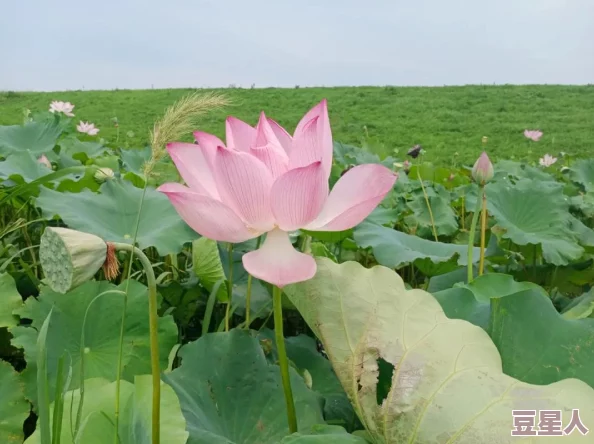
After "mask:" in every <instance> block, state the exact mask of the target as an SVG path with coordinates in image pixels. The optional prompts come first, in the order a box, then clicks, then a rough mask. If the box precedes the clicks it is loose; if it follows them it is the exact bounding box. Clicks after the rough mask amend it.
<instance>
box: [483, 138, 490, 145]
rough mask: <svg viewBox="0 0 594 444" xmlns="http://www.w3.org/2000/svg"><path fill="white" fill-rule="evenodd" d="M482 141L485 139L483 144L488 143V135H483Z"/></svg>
mask: <svg viewBox="0 0 594 444" xmlns="http://www.w3.org/2000/svg"><path fill="white" fill-rule="evenodd" d="M482 141H483V145H486V144H487V142H488V141H489V138H488V137H487V136H483V139H482Z"/></svg>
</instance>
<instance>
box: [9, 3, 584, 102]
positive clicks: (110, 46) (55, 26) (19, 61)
mask: <svg viewBox="0 0 594 444" xmlns="http://www.w3.org/2000/svg"><path fill="white" fill-rule="evenodd" d="M3 3H5V4H3V5H2V8H1V10H2V14H1V15H0V56H1V57H0V60H1V65H0V90H38V91H56V90H67V89H83V88H84V89H87V90H88V89H113V88H133V89H140V88H151V87H154V88H167V87H173V88H174V87H217V86H223V87H226V86H228V85H229V84H236V85H239V86H243V87H249V86H250V85H251V84H252V83H254V84H255V85H256V86H257V87H264V86H281V87H292V86H295V85H301V86H314V85H319V86H337V85H463V84H479V83H482V84H492V83H496V84H501V83H515V84H526V83H549V84H551V83H556V84H585V83H594V26H593V25H594V1H592V0H489V1H487V0H447V1H446V0H406V1H404V0H383V1H380V0H365V1H353V0H317V1H316V0H300V1H287V0H276V1H274V0H251V1H241V0H218V1H215V0H167V1H163V0H158V1H157V0H143V1H141V0H100V1H96V2H83V1H80V0H79V1H74V0H59V1H56V2H51V1H46V0H28V1H22V0H6V1H5V2H3Z"/></svg>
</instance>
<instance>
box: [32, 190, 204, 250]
mask: <svg viewBox="0 0 594 444" xmlns="http://www.w3.org/2000/svg"><path fill="white" fill-rule="evenodd" d="M142 195H143V191H142V190H141V189H139V188H136V187H135V186H133V185H132V184H131V183H130V182H127V181H125V180H121V179H120V180H107V181H106V182H105V183H103V185H101V187H100V188H99V194H97V193H93V192H91V191H87V190H85V191H82V192H80V193H74V194H67V193H66V194H65V193H61V192H58V191H54V190H50V189H43V190H42V191H41V193H40V195H39V198H38V199H37V205H38V206H39V207H41V209H42V210H43V214H44V216H45V217H46V218H48V219H51V218H53V217H54V215H60V217H61V218H62V220H63V221H64V222H65V223H66V224H67V225H68V227H69V228H72V229H75V230H79V231H84V232H87V233H91V234H95V235H97V236H99V237H101V238H102V239H104V240H106V241H111V242H122V243H130V242H131V241H132V237H133V235H134V232H135V227H136V220H137V218H138V211H139V208H140V206H139V205H140V201H141V197H142ZM114 215H118V217H114ZM197 237H198V235H197V234H196V233H195V232H194V231H193V230H192V229H191V228H190V227H188V226H187V225H186V223H185V222H184V221H183V220H182V219H181V218H180V217H179V216H178V214H177V212H176V211H175V209H174V208H173V206H172V205H171V204H170V203H169V200H168V199H167V197H166V196H165V195H163V194H162V193H159V192H157V191H156V190H155V189H153V188H148V189H147V190H146V195H145V196H144V203H143V206H142V212H141V217H140V222H139V225H138V236H137V237H136V240H137V242H138V245H139V246H140V248H142V249H144V248H148V247H155V248H156V249H157V251H158V252H159V254H160V255H163V256H164V255H167V254H169V253H178V252H180V251H181V249H182V246H183V245H184V244H185V243H186V242H190V241H192V240H194V239H196V238H197Z"/></svg>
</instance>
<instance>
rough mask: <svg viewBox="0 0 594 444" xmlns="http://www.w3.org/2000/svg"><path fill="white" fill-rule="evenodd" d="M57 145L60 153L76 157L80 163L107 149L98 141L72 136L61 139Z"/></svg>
mask: <svg viewBox="0 0 594 444" xmlns="http://www.w3.org/2000/svg"><path fill="white" fill-rule="evenodd" d="M59 145H60V154H63V155H65V156H68V157H70V158H73V159H76V160H78V161H80V162H82V163H85V162H86V161H87V160H88V159H90V158H93V157H97V156H99V155H101V154H103V153H104V152H106V151H108V148H107V147H105V146H104V145H103V144H102V143H100V142H83V141H81V140H78V139H77V138H76V137H74V136H71V137H67V138H65V139H62V140H61V141H60V143H59Z"/></svg>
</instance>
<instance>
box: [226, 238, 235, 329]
mask: <svg viewBox="0 0 594 444" xmlns="http://www.w3.org/2000/svg"><path fill="white" fill-rule="evenodd" d="M227 253H228V254H229V259H228V260H229V262H228V263H229V277H228V279H227V299H228V301H227V309H226V310H225V331H229V318H230V317H231V302H232V301H233V244H232V243H229V247H228V248H227Z"/></svg>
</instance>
